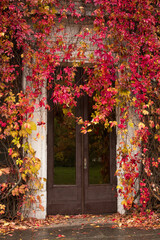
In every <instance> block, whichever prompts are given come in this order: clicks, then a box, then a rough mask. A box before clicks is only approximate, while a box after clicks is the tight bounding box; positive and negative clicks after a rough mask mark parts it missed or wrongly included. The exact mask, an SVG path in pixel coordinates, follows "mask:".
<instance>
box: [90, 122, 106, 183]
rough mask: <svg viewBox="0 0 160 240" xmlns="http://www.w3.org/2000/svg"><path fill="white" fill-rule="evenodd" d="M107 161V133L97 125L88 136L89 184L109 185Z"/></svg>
mask: <svg viewBox="0 0 160 240" xmlns="http://www.w3.org/2000/svg"><path fill="white" fill-rule="evenodd" d="M109 160H110V147H109V133H108V132H107V130H106V129H104V126H103V125H102V124H97V125H96V126H95V128H94V130H93V132H91V134H89V184H105V183H109V181H110V179H109V178H110V171H109V168H110V166H109Z"/></svg>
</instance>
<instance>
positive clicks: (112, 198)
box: [47, 69, 116, 215]
mask: <svg viewBox="0 0 160 240" xmlns="http://www.w3.org/2000/svg"><path fill="white" fill-rule="evenodd" d="M81 71H82V70H81V69H78V71H77V75H76V78H80V77H81ZM91 104H92V103H91V101H90V100H89V99H88V98H87V97H82V98H81V99H80V100H79V102H78V105H77V107H76V109H75V113H76V115H77V116H83V117H84V118H85V119H88V118H89V115H90V109H91V108H90V105H91ZM47 126H48V150H47V152H48V166H47V167H48V178H47V213H48V215H51V214H80V213H94V214H96V213H97V214H99V213H113V212H116V191H115V186H116V178H115V177H114V173H115V170H116V163H115V149H116V143H115V139H116V138H115V132H111V133H108V132H107V131H106V130H104V129H103V127H102V126H101V125H97V126H95V129H94V130H93V132H91V133H89V134H85V135H84V134H82V133H81V131H80V128H81V127H80V126H79V125H78V124H76V122H75V121H74V119H72V118H67V117H66V116H64V115H63V111H62V109H61V108H60V107H58V106H54V107H53V109H52V110H51V111H50V112H49V113H48V125H47Z"/></svg>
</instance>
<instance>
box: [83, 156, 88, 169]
mask: <svg viewBox="0 0 160 240" xmlns="http://www.w3.org/2000/svg"><path fill="white" fill-rule="evenodd" d="M83 166H84V169H87V158H84V165H83Z"/></svg>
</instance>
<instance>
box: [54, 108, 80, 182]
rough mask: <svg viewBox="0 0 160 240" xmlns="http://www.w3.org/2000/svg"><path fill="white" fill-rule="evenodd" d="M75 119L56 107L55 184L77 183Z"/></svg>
mask: <svg viewBox="0 0 160 240" xmlns="http://www.w3.org/2000/svg"><path fill="white" fill-rule="evenodd" d="M75 124H76V123H75V120H74V119H73V118H72V117H68V116H67V115H64V114H63V111H62V108H61V107H60V106H58V105H56V106H55V109H54V184H61V185H73V184H76V168H75V165H76V141H75V139H76V138H75V132H76V129H75Z"/></svg>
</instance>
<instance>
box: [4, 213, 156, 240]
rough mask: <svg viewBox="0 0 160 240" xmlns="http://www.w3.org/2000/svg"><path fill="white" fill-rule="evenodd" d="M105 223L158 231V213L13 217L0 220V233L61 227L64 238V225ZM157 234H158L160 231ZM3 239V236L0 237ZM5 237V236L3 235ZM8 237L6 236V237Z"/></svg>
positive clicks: (96, 224)
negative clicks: (35, 217)
mask: <svg viewBox="0 0 160 240" xmlns="http://www.w3.org/2000/svg"><path fill="white" fill-rule="evenodd" d="M106 224H108V225H107V228H110V229H113V228H118V229H126V228H127V229H128V228H135V229H144V230H155V229H157V230H158V231H159V232H160V214H156V213H152V212H150V213H147V214H141V213H132V214H129V215H125V216H122V215H120V214H113V215H91V214H82V215H74V216H73V215H70V216H68V215H64V216H62V215H54V216H49V217H48V218H46V219H45V220H37V219H33V218H30V219H24V220H20V219H15V220H10V221H9V220H4V219H1V220H0V233H1V236H6V235H7V236H8V237H12V235H13V234H14V230H19V231H21V230H27V231H29V230H32V231H37V230H38V229H41V230H42V228H51V229H61V231H60V234H58V235H57V236H58V238H64V236H65V235H64V234H63V232H62V228H65V227H68V226H69V227H73V226H74V227H75V226H80V227H86V226H89V228H92V229H96V228H104V226H105V225H106ZM159 232H158V233H157V234H160V233H159ZM0 239H4V238H0ZM5 239H6V237H5ZM7 239H8V238H7Z"/></svg>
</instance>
